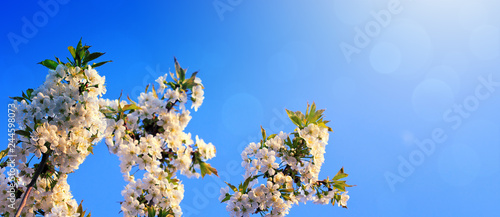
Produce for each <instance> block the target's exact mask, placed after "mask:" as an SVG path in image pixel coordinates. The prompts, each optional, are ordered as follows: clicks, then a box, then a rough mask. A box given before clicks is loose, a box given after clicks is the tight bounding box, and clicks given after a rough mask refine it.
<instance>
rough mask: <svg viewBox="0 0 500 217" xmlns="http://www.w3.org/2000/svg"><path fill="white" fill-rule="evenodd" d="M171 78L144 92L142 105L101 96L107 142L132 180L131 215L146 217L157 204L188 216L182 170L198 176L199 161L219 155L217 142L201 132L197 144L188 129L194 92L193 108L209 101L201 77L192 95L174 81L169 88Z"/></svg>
mask: <svg viewBox="0 0 500 217" xmlns="http://www.w3.org/2000/svg"><path fill="white" fill-rule="evenodd" d="M166 78H167V75H164V76H161V77H160V78H159V79H157V80H156V82H157V83H158V84H159V88H158V89H157V90H155V89H154V87H153V89H152V90H151V91H149V92H146V93H141V95H140V96H139V99H138V102H137V103H135V102H133V101H131V100H130V101H131V102H130V103H128V102H126V101H118V100H114V101H111V100H101V108H103V109H104V113H105V114H107V118H108V128H107V130H106V132H105V137H106V144H107V145H108V147H109V150H110V151H111V152H112V153H114V154H117V155H118V156H119V158H120V161H121V163H120V168H121V171H122V173H123V174H124V179H125V180H126V181H127V182H128V184H127V186H125V189H124V190H123V191H122V195H123V197H124V198H125V201H124V202H122V211H123V213H124V215H125V216H137V215H139V216H143V215H145V214H146V213H147V211H148V208H151V207H152V208H154V209H155V211H157V212H160V211H167V212H168V213H169V214H173V215H175V216H180V215H182V210H181V208H180V206H179V204H180V202H181V200H182V199H183V196H184V186H183V184H182V183H181V182H180V181H179V180H178V179H177V178H176V173H177V172H180V173H181V174H184V175H186V176H188V177H192V176H194V177H196V178H198V177H199V176H200V174H199V173H197V172H196V171H195V168H196V169H199V163H200V162H197V160H199V161H203V160H208V159H211V158H213V157H215V147H214V145H212V144H211V143H208V144H207V143H205V142H204V141H203V140H201V139H199V138H198V136H196V142H194V141H193V140H192V139H191V134H190V133H185V132H184V129H185V128H186V126H187V125H188V123H189V121H190V120H191V116H190V111H189V110H186V108H185V104H186V103H187V101H188V96H189V95H191V99H192V101H193V104H192V108H195V109H198V107H199V106H200V105H201V103H202V102H203V98H204V97H203V90H202V87H203V86H202V84H201V80H199V79H196V80H194V81H195V82H194V84H193V86H192V93H188V90H189V89H187V88H181V87H176V86H175V85H174V83H171V84H172V85H174V87H176V88H175V89H173V88H171V87H170V86H167V85H166V84H168V82H167V81H166ZM175 106H177V107H178V109H176V107H175ZM196 156H199V158H196ZM196 163H198V164H196ZM132 169H137V170H142V171H144V174H143V178H142V179H138V178H136V177H134V175H133V174H130V172H131V171H132ZM136 172H137V171H135V172H134V174H135V173H136Z"/></svg>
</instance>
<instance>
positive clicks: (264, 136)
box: [260, 126, 267, 141]
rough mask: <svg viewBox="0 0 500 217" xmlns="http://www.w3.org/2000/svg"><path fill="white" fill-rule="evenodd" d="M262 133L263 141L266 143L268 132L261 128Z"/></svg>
mask: <svg viewBox="0 0 500 217" xmlns="http://www.w3.org/2000/svg"><path fill="white" fill-rule="evenodd" d="M260 132H261V133H262V139H263V140H264V141H266V139H267V136H266V130H264V128H262V126H260Z"/></svg>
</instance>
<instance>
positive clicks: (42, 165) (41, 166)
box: [14, 153, 49, 217]
mask: <svg viewBox="0 0 500 217" xmlns="http://www.w3.org/2000/svg"><path fill="white" fill-rule="evenodd" d="M48 159H49V154H48V153H44V154H43V155H42V160H41V161H40V164H39V165H38V168H37V170H36V171H35V174H34V175H33V178H32V179H31V182H30V183H29V184H28V185H27V186H26V187H28V188H27V190H26V192H24V196H23V199H22V200H21V204H20V205H19V208H18V209H17V212H16V215H14V216H15V217H19V216H21V212H22V211H23V208H24V206H26V200H27V199H28V197H29V195H30V193H31V190H32V189H33V185H35V183H36V180H37V179H38V177H39V176H40V174H41V173H42V171H43V169H44V168H45V166H46V164H47V160H48Z"/></svg>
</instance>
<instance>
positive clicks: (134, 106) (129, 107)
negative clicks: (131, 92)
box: [122, 104, 141, 111]
mask: <svg viewBox="0 0 500 217" xmlns="http://www.w3.org/2000/svg"><path fill="white" fill-rule="evenodd" d="M140 109H141V107H139V106H137V105H136V104H128V105H126V106H123V110H122V111H128V110H140Z"/></svg>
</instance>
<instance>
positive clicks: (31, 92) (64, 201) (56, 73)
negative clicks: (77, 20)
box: [0, 41, 107, 216]
mask: <svg viewBox="0 0 500 217" xmlns="http://www.w3.org/2000/svg"><path fill="white" fill-rule="evenodd" d="M89 47H90V46H86V45H85V46H83V45H82V44H81V41H80V42H79V43H78V45H77V47H76V49H75V48H74V47H71V46H70V47H69V48H68V49H69V50H70V52H71V54H72V56H73V61H71V60H69V59H68V60H69V61H70V62H68V63H62V62H61V61H60V60H59V59H58V58H56V60H57V61H53V60H44V61H42V62H40V64H41V65H43V66H46V67H47V68H49V72H48V75H47V76H46V79H45V82H44V83H43V84H42V85H41V86H39V87H38V88H36V89H28V90H27V91H26V93H24V92H23V93H22V97H11V98H12V99H14V100H15V101H14V107H15V109H14V110H15V114H16V115H15V122H16V125H17V128H18V130H17V131H15V134H16V136H15V137H14V138H15V139H14V140H16V141H14V142H13V143H14V144H17V145H16V146H15V147H10V148H8V149H6V150H4V151H2V153H6V152H7V151H8V152H9V156H10V157H11V158H12V157H13V158H14V159H9V162H12V160H14V162H16V163H15V165H17V169H18V172H19V173H18V176H16V177H17V178H16V179H15V180H12V179H8V178H6V177H5V176H1V177H0V182H1V184H0V186H1V187H2V191H0V192H2V193H1V194H3V195H2V198H7V197H3V196H6V195H5V194H6V191H5V189H6V188H5V187H11V188H10V189H15V192H14V194H15V199H16V201H15V205H16V206H19V205H20V204H24V203H25V204H26V205H25V206H24V205H23V206H24V207H23V208H24V209H23V211H22V212H21V213H15V212H16V209H12V208H13V207H8V206H6V205H7V204H6V201H5V200H2V201H1V202H0V213H2V215H4V216H14V215H16V216H17V215H22V216H35V215H44V216H80V215H82V214H83V212H82V210H81V204H80V206H78V204H77V203H76V201H75V200H74V199H72V197H73V196H72V195H71V192H70V190H69V185H68V183H67V182H66V179H67V174H69V173H72V172H74V171H75V170H76V169H78V167H79V166H80V164H82V163H83V161H84V160H85V158H86V157H87V156H88V155H89V154H90V153H92V148H93V146H94V145H95V144H96V143H97V142H99V141H100V140H101V139H102V138H103V135H104V134H103V132H104V131H105V130H106V119H105V117H104V115H103V114H102V113H101V112H100V107H99V98H100V97H101V96H102V95H103V94H104V93H105V92H106V88H105V85H104V82H105V78H104V77H101V76H100V75H99V74H98V73H97V71H96V70H95V68H96V67H98V66H100V65H103V64H104V63H106V62H107V61H106V62H100V63H97V64H96V63H94V64H92V65H90V64H88V63H89V61H91V60H94V59H96V58H97V57H99V56H101V55H102V54H104V53H90V52H89V51H88V48H89ZM19 144H20V145H19ZM4 157H5V155H3V154H2V160H4ZM33 158H38V159H40V160H39V161H38V163H35V161H37V160H34V161H33V162H32V160H33ZM5 162H6V161H4V162H2V163H0V168H5ZM28 183H29V184H28ZM26 184H27V185H26ZM12 187H14V188H12ZM7 193H9V194H10V193H12V192H7ZM16 208H17V207H16Z"/></svg>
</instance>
